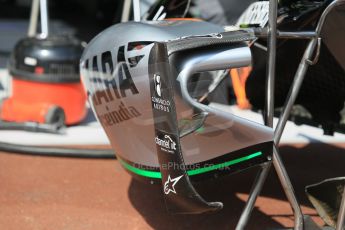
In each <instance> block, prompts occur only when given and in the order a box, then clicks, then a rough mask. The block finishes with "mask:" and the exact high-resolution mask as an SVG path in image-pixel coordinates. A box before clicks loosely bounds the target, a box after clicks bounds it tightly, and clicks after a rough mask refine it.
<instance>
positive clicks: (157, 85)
mask: <svg viewBox="0 0 345 230" xmlns="http://www.w3.org/2000/svg"><path fill="white" fill-rule="evenodd" d="M153 80H154V81H155V91H156V95H157V96H158V97H161V96H162V91H161V76H160V75H158V74H154V75H153Z"/></svg>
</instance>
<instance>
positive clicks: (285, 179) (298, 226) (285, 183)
mask: <svg viewBox="0 0 345 230" xmlns="http://www.w3.org/2000/svg"><path fill="white" fill-rule="evenodd" d="M273 165H274V168H275V170H276V172H277V174H278V177H279V180H280V183H281V185H282V187H283V189H284V192H285V194H286V197H287V198H288V200H289V202H290V204H291V207H292V209H293V212H294V217H295V227H294V229H295V230H303V214H302V211H301V208H300V206H299V203H298V201H297V198H296V196H295V192H294V189H293V187H292V184H291V181H290V178H289V176H288V174H287V172H286V169H285V167H284V164H283V162H282V160H281V158H280V156H279V153H278V149H277V147H276V146H274V148H273Z"/></svg>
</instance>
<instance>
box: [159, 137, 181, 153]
mask: <svg viewBox="0 0 345 230" xmlns="http://www.w3.org/2000/svg"><path fill="white" fill-rule="evenodd" d="M155 142H156V144H157V145H158V146H160V148H161V150H162V151H164V152H168V153H174V152H175V151H176V150H177V149H176V141H174V140H173V139H172V138H171V136H170V135H168V134H165V135H164V138H159V136H156V138H155Z"/></svg>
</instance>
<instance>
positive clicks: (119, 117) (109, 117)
mask: <svg viewBox="0 0 345 230" xmlns="http://www.w3.org/2000/svg"><path fill="white" fill-rule="evenodd" d="M106 109H107V110H108V112H107V113H105V114H102V115H99V116H98V118H99V120H100V121H101V123H102V124H104V125H105V126H113V125H116V124H119V123H121V122H124V121H127V120H130V119H132V118H135V117H139V116H140V115H141V113H140V112H139V111H138V110H137V109H136V108H135V107H133V106H128V107H126V106H125V105H124V104H123V102H121V103H120V105H119V106H118V109H115V110H111V111H109V107H108V106H106Z"/></svg>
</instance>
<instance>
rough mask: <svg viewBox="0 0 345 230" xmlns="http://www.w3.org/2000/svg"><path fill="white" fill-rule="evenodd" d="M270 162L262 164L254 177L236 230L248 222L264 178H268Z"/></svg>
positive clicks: (242, 227) (239, 229) (240, 229)
mask: <svg viewBox="0 0 345 230" xmlns="http://www.w3.org/2000/svg"><path fill="white" fill-rule="evenodd" d="M271 164H272V163H271V162H268V163H265V164H263V165H262V166H261V167H262V168H261V169H260V171H259V172H258V174H257V175H256V178H255V181H254V184H253V187H252V189H251V191H250V193H249V198H248V200H247V203H246V206H245V207H244V210H243V211H242V214H241V217H240V220H239V221H238V223H237V226H236V230H242V229H244V228H245V227H246V225H247V223H248V220H249V218H250V215H251V213H252V211H253V208H254V204H255V202H256V199H257V198H258V196H259V195H260V192H261V189H262V187H263V185H264V183H265V181H266V178H267V176H268V173H269V171H270V168H271Z"/></svg>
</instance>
